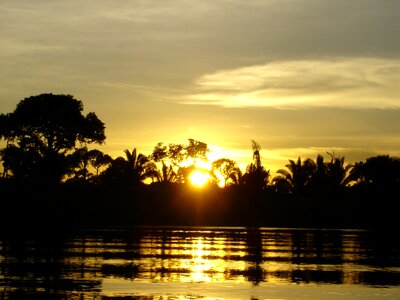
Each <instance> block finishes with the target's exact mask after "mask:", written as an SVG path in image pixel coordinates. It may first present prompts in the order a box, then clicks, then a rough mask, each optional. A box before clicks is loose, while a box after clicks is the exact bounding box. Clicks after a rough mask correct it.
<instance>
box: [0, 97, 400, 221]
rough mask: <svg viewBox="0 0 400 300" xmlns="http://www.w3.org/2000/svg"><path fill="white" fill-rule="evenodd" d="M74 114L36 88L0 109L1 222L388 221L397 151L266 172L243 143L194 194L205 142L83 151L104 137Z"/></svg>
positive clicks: (71, 105)
mask: <svg viewBox="0 0 400 300" xmlns="http://www.w3.org/2000/svg"><path fill="white" fill-rule="evenodd" d="M82 111H83V105H82V102H81V101H79V100H76V99H74V98H73V97H72V96H69V95H53V94H42V95H38V96H32V97H29V98H26V99H24V100H22V101H21V102H20V103H19V104H18V105H17V107H16V109H15V110H14V111H13V112H12V113H9V114H1V115H0V138H1V139H2V140H4V141H5V147H4V148H3V149H2V150H1V152H0V153H1V160H2V162H3V169H4V171H3V176H2V179H1V180H0V188H1V190H2V193H3V195H4V196H5V197H4V198H3V199H6V200H3V206H4V207H5V208H6V210H7V209H8V210H9V211H10V212H11V213H10V214H9V216H10V218H11V219H14V217H15V216H16V214H17V215H18V216H19V220H21V219H23V220H32V219H35V220H36V219H37V216H40V217H41V218H40V219H41V220H42V221H44V222H48V220H49V219H51V220H53V221H54V222H56V223H60V220H62V222H65V223H66V224H69V223H74V224H103V225H104V224H108V223H110V224H170V225H172V224H181V225H183V224H192V225H196V224H197V225H249V224H251V225H268V226H339V227H343V226H348V227H368V226H374V227H377V226H381V225H382V224H388V222H389V223H390V224H391V225H393V224H395V225H396V226H397V221H396V220H397V218H396V217H395V214H396V212H397V209H398V203H397V202H398V200H397V199H399V196H400V192H399V191H400V159H399V158H397V157H391V156H388V155H378V156H375V157H370V158H368V159H366V161H361V162H357V163H355V164H346V163H345V158H344V157H341V156H337V155H335V154H331V153H328V156H329V159H328V160H325V159H324V157H323V156H322V155H318V156H317V157H316V159H315V160H314V159H312V158H306V159H302V158H301V157H298V159H297V160H289V161H288V163H287V164H286V166H285V168H283V169H280V170H278V171H277V175H276V176H275V177H271V174H270V171H269V170H268V169H267V168H266V167H265V166H264V165H263V164H262V159H261V147H260V145H259V144H258V143H257V142H255V141H253V142H252V150H253V157H252V158H251V157H250V159H251V162H250V163H249V164H248V166H247V168H246V170H245V172H242V170H241V169H240V168H239V167H238V164H237V163H236V162H235V161H234V160H232V159H230V158H220V159H218V160H216V161H213V162H211V169H210V170H201V171H202V172H206V173H208V175H209V178H210V179H209V183H208V185H207V186H206V187H205V188H203V189H202V190H195V189H193V188H191V187H190V185H188V184H186V183H187V182H188V181H189V176H190V174H191V172H192V171H193V170H195V169H198V167H197V166H196V163H197V162H198V161H201V160H205V159H206V158H207V153H208V151H209V149H208V146H207V144H206V143H204V142H201V141H198V140H194V139H189V140H188V143H187V144H168V145H166V144H164V143H162V142H160V143H158V144H156V146H155V147H154V149H153V151H152V153H151V154H150V155H144V154H142V153H138V151H137V149H136V148H134V149H133V150H132V151H130V150H125V156H124V157H117V158H115V159H112V158H111V157H110V156H109V155H107V154H105V153H103V152H101V151H100V150H97V149H91V150H89V149H88V146H89V145H90V144H93V143H97V144H101V143H102V142H104V141H105V133H104V130H105V126H104V124H103V123H102V122H101V121H100V120H99V119H98V118H97V116H96V114H95V113H92V112H91V113H88V114H87V115H83V114H82ZM144 182H146V183H149V184H148V185H145V184H144ZM21 207H23V208H25V209H24V210H21ZM12 212H13V213H12ZM378 216H379V217H378ZM382 220H383V222H382ZM6 221H10V220H9V219H8V218H5V219H4V220H3V222H6ZM372 224H373V225H372Z"/></svg>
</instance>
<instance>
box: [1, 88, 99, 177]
mask: <svg viewBox="0 0 400 300" xmlns="http://www.w3.org/2000/svg"><path fill="white" fill-rule="evenodd" d="M82 111H83V104H82V102H81V101H79V100H76V99H74V98H73V96H71V95H53V94H41V95H38V96H32V97H29V98H25V99H24V100H22V101H20V102H19V103H18V105H17V107H16V109H15V110H14V112H12V113H9V114H2V115H1V116H0V123H1V125H4V127H3V126H2V129H1V133H0V134H1V138H2V139H5V140H6V142H7V146H6V149H4V151H3V161H4V163H5V165H6V166H7V167H6V168H7V169H9V170H10V171H11V172H12V174H13V175H14V177H16V178H17V179H18V180H36V181H46V182H52V183H55V182H59V181H60V180H61V178H62V177H63V176H64V175H65V174H66V173H67V171H68V167H69V166H68V161H67V159H66V155H67V152H71V151H73V150H74V148H75V146H76V144H77V143H78V142H79V143H80V144H81V145H86V144H89V143H98V144H101V143H102V142H104V140H105V135H104V128H105V127H104V124H103V122H101V121H100V120H99V119H98V118H97V116H96V114H95V113H88V114H87V115H86V116H84V115H82ZM9 147H11V149H9V150H7V148H9ZM15 148H18V149H19V151H16V149H15ZM25 154H26V155H28V156H29V159H28V158H26V157H25ZM33 158H34V159H33ZM18 168H20V169H19V170H18Z"/></svg>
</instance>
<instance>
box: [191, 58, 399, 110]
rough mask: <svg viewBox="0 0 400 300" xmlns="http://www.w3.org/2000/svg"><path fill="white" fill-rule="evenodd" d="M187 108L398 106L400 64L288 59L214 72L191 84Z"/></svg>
mask: <svg viewBox="0 0 400 300" xmlns="http://www.w3.org/2000/svg"><path fill="white" fill-rule="evenodd" d="M195 85H196V91H195V92H194V93H192V94H191V95H189V96H188V97H186V98H185V99H184V100H183V102H184V103H187V104H211V105H220V106H225V107H253V106H259V107H282V108H284V107H286V108H291V107H292V108H297V107H320V106H322V107H347V108H351V107H365V108H398V107H400V60H399V59H382V58H337V59H326V60H291V61H277V62H270V63H266V64H263V65H254V66H247V67H241V68H237V69H231V70H220V71H216V72H214V73H212V74H205V75H203V76H201V77H200V78H198V79H197V80H196V81H195Z"/></svg>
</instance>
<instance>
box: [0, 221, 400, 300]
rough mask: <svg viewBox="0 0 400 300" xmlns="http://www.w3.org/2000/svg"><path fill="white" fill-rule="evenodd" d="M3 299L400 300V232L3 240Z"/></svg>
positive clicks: (122, 232)
mask: <svg viewBox="0 0 400 300" xmlns="http://www.w3.org/2000/svg"><path fill="white" fill-rule="evenodd" d="M0 293H1V295H0V299H1V300H3V299H114V300H116V299H118V300H120V299H125V300H129V299H400V239H399V235H398V233H396V232H382V231H379V232H377V231H363V230H316V229H315V230H313V229H278V228H224V227H222V228H211V227H140V228H130V229H112V230H110V229H107V230H104V229H101V230H81V231H77V232H75V233H73V234H71V233H69V234H57V235H55V234H52V235H46V234H44V235H37V236H29V237H25V238H21V237H18V238H17V237H15V236H12V235H7V236H3V237H0Z"/></svg>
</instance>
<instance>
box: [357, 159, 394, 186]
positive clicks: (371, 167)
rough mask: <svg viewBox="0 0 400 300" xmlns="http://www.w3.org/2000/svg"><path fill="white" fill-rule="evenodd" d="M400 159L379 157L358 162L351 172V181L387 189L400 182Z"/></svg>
mask: <svg viewBox="0 0 400 300" xmlns="http://www.w3.org/2000/svg"><path fill="white" fill-rule="evenodd" d="M399 171H400V159H399V158H397V157H390V156H389V155H378V156H374V157H370V158H367V160H366V161H365V162H358V163H356V164H355V165H354V167H353V169H352V170H351V172H350V179H351V180H353V181H354V182H356V183H357V184H359V185H367V186H376V187H387V186H394V185H396V184H398V183H399V182H400V172H399Z"/></svg>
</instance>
